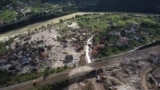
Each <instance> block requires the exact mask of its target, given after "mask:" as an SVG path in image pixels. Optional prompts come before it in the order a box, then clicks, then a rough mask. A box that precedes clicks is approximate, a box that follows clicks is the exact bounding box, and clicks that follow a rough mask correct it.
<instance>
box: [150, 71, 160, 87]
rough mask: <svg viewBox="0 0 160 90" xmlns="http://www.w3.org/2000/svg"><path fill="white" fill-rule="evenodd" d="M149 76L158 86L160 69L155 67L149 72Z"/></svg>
mask: <svg viewBox="0 0 160 90" xmlns="http://www.w3.org/2000/svg"><path fill="white" fill-rule="evenodd" d="M151 78H152V79H153V81H154V82H155V85H156V87H157V88H158V87H160V70H159V69H155V70H154V71H153V72H152V73H151Z"/></svg>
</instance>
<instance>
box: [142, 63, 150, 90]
mask: <svg viewBox="0 0 160 90" xmlns="http://www.w3.org/2000/svg"><path fill="white" fill-rule="evenodd" d="M151 70H152V68H151V67H150V66H149V67H145V69H144V70H143V74H142V76H141V79H142V80H141V85H142V88H143V89H144V90H149V89H148V86H147V82H146V75H147V73H149V72H150V71H151Z"/></svg>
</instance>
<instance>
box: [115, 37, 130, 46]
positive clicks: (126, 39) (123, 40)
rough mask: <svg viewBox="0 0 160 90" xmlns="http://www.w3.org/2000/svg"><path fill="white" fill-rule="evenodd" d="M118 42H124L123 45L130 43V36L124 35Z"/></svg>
mask: <svg viewBox="0 0 160 90" xmlns="http://www.w3.org/2000/svg"><path fill="white" fill-rule="evenodd" d="M117 44H118V45H119V44H123V45H127V44H128V38H126V37H122V38H120V39H119V40H118V41H117Z"/></svg>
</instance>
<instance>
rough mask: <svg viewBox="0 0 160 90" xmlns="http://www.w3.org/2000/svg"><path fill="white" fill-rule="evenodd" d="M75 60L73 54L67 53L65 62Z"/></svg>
mask: <svg viewBox="0 0 160 90" xmlns="http://www.w3.org/2000/svg"><path fill="white" fill-rule="evenodd" d="M72 61H73V55H66V56H65V60H64V63H70V62H72Z"/></svg>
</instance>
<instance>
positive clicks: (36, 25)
mask: <svg viewBox="0 0 160 90" xmlns="http://www.w3.org/2000/svg"><path fill="white" fill-rule="evenodd" d="M94 13H97V14H105V13H108V14H111V13H115V14H118V13H120V14H135V15H140V16H142V15H150V16H159V15H157V14H143V13H142V14H141V13H127V12H124V13H122V12H76V13H72V14H69V15H65V16H62V17H58V18H53V19H50V20H46V21H42V22H38V23H34V24H31V25H27V26H25V27H22V28H19V29H13V30H11V31H9V32H5V33H0V41H2V40H4V39H6V38H7V37H11V36H14V35H16V34H19V33H25V32H27V31H28V30H34V29H36V28H40V27H41V26H46V25H47V24H56V23H59V21H60V20H61V19H62V20H67V19H71V18H72V17H75V16H76V15H84V14H94Z"/></svg>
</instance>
